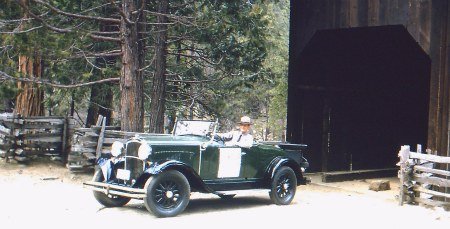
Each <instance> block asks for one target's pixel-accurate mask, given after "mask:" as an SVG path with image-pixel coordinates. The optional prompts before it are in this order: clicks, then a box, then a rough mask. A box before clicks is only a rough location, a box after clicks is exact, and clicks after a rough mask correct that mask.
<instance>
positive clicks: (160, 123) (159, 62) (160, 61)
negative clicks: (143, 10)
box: [149, 0, 169, 133]
mask: <svg viewBox="0 0 450 229" xmlns="http://www.w3.org/2000/svg"><path fill="white" fill-rule="evenodd" d="M168 11H169V1H168V0H159V1H158V13H159V14H158V16H157V19H156V20H157V25H156V31H157V33H156V37H155V43H156V44H155V57H156V58H155V76H154V78H153V84H152V96H151V98H152V101H151V103H150V121H149V132H151V133H163V132H164V113H165V97H166V66H167V21H168V19H167V17H166V16H165V15H167V14H168Z"/></svg>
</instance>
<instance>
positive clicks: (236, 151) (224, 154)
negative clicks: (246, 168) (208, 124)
mask: <svg viewBox="0 0 450 229" xmlns="http://www.w3.org/2000/svg"><path fill="white" fill-rule="evenodd" d="M218 154H219V155H218V164H217V179H233V178H241V177H242V174H243V168H242V154H243V152H242V149H241V148H240V147H220V148H219V150H218Z"/></svg>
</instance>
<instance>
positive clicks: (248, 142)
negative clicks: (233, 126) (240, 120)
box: [221, 131, 253, 148]
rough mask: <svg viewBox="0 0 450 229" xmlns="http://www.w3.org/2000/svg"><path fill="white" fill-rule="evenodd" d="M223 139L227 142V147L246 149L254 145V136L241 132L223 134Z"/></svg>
mask: <svg viewBox="0 0 450 229" xmlns="http://www.w3.org/2000/svg"><path fill="white" fill-rule="evenodd" d="M221 137H222V139H224V140H225V145H226V146H240V147H244V148H250V147H251V146H252V145H253V136H252V135H251V134H249V133H246V134H244V133H242V132H240V131H231V132H228V133H224V134H222V135H221ZM228 139H231V140H228Z"/></svg>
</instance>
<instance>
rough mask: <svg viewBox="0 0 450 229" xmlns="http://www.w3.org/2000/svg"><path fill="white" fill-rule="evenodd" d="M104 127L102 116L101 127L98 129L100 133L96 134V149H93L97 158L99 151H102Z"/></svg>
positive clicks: (104, 119)
mask: <svg viewBox="0 0 450 229" xmlns="http://www.w3.org/2000/svg"><path fill="white" fill-rule="evenodd" d="M105 127H106V118H103V121H102V129H101V130H100V134H99V136H98V144H97V150H96V151H95V152H96V156H97V158H98V157H100V154H101V151H102V147H103V140H104V138H105Z"/></svg>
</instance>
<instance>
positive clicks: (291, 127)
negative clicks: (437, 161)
mask: <svg viewBox="0 0 450 229" xmlns="http://www.w3.org/2000/svg"><path fill="white" fill-rule="evenodd" d="M449 12H450V1H448V0H420V1H419V0H389V1H384V0H323V1H317V0H291V14H290V35H289V36H290V37H289V77H288V78H289V97H292V98H296V94H295V90H296V89H295V88H296V87H295V86H296V85H295V84H296V78H298V77H300V76H298V75H296V72H295V66H296V65H297V64H298V60H299V56H300V54H301V52H302V50H303V49H304V48H305V47H306V45H307V44H308V42H309V41H310V39H311V37H312V36H313V35H314V34H315V32H316V31H318V30H324V29H341V28H351V27H365V26H385V25H403V26H405V27H406V29H407V30H408V32H409V33H410V34H411V36H412V37H413V38H414V39H415V40H416V41H417V43H418V44H419V45H420V46H421V47H422V49H423V50H424V51H425V52H426V53H428V55H429V56H430V58H431V62H432V63H431V68H432V69H431V78H430V92H431V94H430V102H429V123H428V142H427V148H430V149H432V150H433V151H435V152H437V153H439V154H440V155H442V156H449V149H448V145H449V144H448V139H449V134H448V133H449V130H450V126H449V120H450V118H449V116H450V112H449V111H450V109H449V106H450V98H449V94H450V87H448V85H449V77H450V74H449V72H448V69H449V65H450V52H449V50H448V47H449V43H450V15H449ZM288 101H289V100H288ZM293 101H295V99H294V100H293ZM296 117H297V114H296V111H295V107H294V105H292V104H289V106H288V127H287V129H288V130H287V137H288V138H290V136H292V135H295V134H293V133H295V132H298V131H299V127H297V124H296V120H295V118H296ZM289 140H291V139H289Z"/></svg>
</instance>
